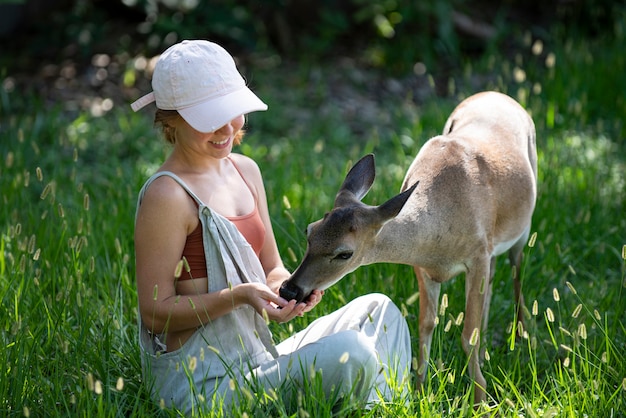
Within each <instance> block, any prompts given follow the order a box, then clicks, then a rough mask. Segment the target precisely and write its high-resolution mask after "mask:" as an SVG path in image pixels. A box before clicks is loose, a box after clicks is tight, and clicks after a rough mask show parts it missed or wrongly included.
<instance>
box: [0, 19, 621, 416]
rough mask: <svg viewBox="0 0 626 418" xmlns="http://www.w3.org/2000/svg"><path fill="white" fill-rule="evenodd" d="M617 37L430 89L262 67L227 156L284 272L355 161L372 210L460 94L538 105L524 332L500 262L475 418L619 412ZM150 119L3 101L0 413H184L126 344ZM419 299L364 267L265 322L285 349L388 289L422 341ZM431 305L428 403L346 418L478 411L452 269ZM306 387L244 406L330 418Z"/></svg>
mask: <svg viewBox="0 0 626 418" xmlns="http://www.w3.org/2000/svg"><path fill="white" fill-rule="evenodd" d="M618 29H619V28H616V30H615V33H616V36H615V37H614V38H611V39H610V40H603V41H572V42H570V43H565V44H563V45H538V44H537V43H535V42H533V40H532V39H530V38H529V39H528V42H527V50H526V51H523V52H521V53H519V54H517V55H516V56H513V57H501V56H490V57H485V58H483V59H481V60H478V61H472V62H467V63H466V64H465V65H464V68H463V70H462V71H459V72H458V73H457V74H454V76H453V77H452V78H450V79H449V80H448V81H447V82H446V83H445V89H444V90H446V94H441V89H437V91H439V94H435V93H434V91H435V89H434V84H435V83H436V82H435V81H434V80H433V78H430V77H429V76H428V75H424V76H415V75H406V76H405V77H397V78H393V79H392V78H389V77H383V76H382V75H380V74H377V73H370V72H364V71H362V70H360V69H359V68H358V66H356V65H354V64H353V63H351V62H349V61H341V62H339V63H337V65H333V66H320V67H319V68H311V67H306V68H304V67H301V66H297V65H296V64H285V65H284V66H279V67H276V68H261V69H259V70H257V71H255V72H254V77H253V78H252V79H251V84H252V87H253V88H254V89H255V91H257V93H258V94H259V95H260V96H261V97H262V98H263V99H264V100H266V101H267V102H268V104H269V105H270V111H269V112H266V113H259V114H253V115H250V116H249V118H248V136H247V137H246V139H245V142H244V143H243V144H242V146H241V147H240V148H239V150H238V151H239V152H242V153H244V154H247V155H249V156H251V157H253V158H255V159H256V160H257V161H258V163H259V165H260V167H261V170H262V171H263V173H264V176H265V180H266V188H267V192H268V198H269V203H270V212H271V213H272V214H273V222H274V228H275V233H276V235H277V240H278V244H279V248H280V249H281V252H282V254H283V258H284V261H285V264H286V265H287V266H288V268H290V269H294V268H295V267H296V266H297V264H298V261H299V260H300V259H301V257H302V256H303V253H304V250H305V235H304V230H305V227H306V225H307V224H308V223H309V222H311V221H314V220H316V219H318V218H320V217H321V216H323V214H324V213H325V212H326V211H327V210H329V209H330V208H331V206H332V201H333V199H334V195H335V192H336V191H337V189H338V187H339V185H340V184H341V181H342V180H343V177H344V175H345V173H346V172H347V169H348V168H349V167H350V165H351V164H352V163H353V162H355V161H356V160H357V159H358V158H360V157H361V156H362V155H364V154H366V153H369V152H373V153H375V154H376V161H377V169H378V175H377V180H376V182H375V184H374V186H373V188H372V190H371V191H370V193H369V194H368V195H367V197H366V198H365V199H364V201H365V202H366V203H369V204H377V203H381V202H383V201H384V200H386V199H387V198H389V197H390V196H391V195H393V194H394V193H396V192H397V191H398V190H399V188H400V183H401V181H402V178H403V175H404V170H405V169H406V168H408V165H409V163H410V161H411V160H412V158H413V156H414V155H415V154H416V152H417V151H418V149H419V148H420V146H421V145H422V144H423V143H424V141H426V140H427V139H428V138H429V137H431V136H434V135H436V134H437V133H439V132H440V131H441V130H442V128H443V124H444V122H445V119H446V118H447V116H448V114H449V113H450V111H451V110H452V109H453V108H454V106H455V105H456V104H457V103H458V102H459V101H460V100H461V99H462V98H463V97H466V96H469V95H470V94H472V93H474V92H476V91H478V90H483V89H494V90H499V91H502V92H505V93H508V94H510V95H511V96H513V97H515V98H516V99H518V100H519V101H520V102H521V103H522V104H523V105H524V106H525V107H526V108H527V109H528V111H529V112H530V113H531V115H532V116H533V118H534V120H535V123H536V126H537V148H538V157H539V164H538V165H539V185H538V188H539V196H538V203H537V208H536V210H535V214H534V218H533V228H532V232H533V237H532V239H531V242H530V243H529V245H528V247H527V249H526V250H525V253H526V257H525V264H524V267H523V271H522V272H521V274H522V281H523V289H524V292H525V297H526V304H527V306H526V308H527V326H526V328H527V329H525V330H523V332H522V334H523V337H522V338H519V339H516V338H514V335H515V330H514V327H513V326H512V325H513V324H512V320H513V318H514V307H513V303H512V302H513V289H512V285H511V279H510V277H511V276H510V274H511V273H510V269H509V266H508V263H507V262H506V261H505V260H504V258H503V259H502V260H499V262H498V269H497V273H496V278H495V283H494V295H493V299H492V308H491V315H490V328H489V333H488V334H487V335H486V336H485V345H486V347H487V353H488V355H487V359H486V361H485V365H484V367H483V370H484V373H485V377H486V378H487V380H488V385H489V387H488V392H489V401H488V403H487V404H486V405H483V406H482V407H481V408H482V409H481V410H480V411H479V412H486V413H487V415H492V416H495V415H498V416H507V417H509V416H510V417H517V416H524V417H526V416H529V417H542V416H548V417H553V416H559V417H562V416H568V417H581V416H589V417H610V416H615V417H617V416H626V412H625V411H626V358H625V357H626V319H625V312H626V247H625V245H626V216H625V215H624V213H625V212H624V211H625V208H626V205H625V203H626V194H625V190H626V152H625V147H626V136H625V132H626V127H625V125H624V116H625V115H626V103H625V100H624V92H626V77H624V72H625V70H626V65H625V62H624V60H625V58H624V54H623V52H622V51H623V48H624V44H625V43H624V32H623V29H624V28H621V30H618ZM540 47H541V48H540ZM438 82H440V81H437V83H438ZM26 109H27V110H26ZM147 113H150V112H145V114H132V113H131V112H130V110H129V109H128V108H127V107H126V106H117V107H114V108H113V109H112V110H111V111H109V112H107V113H106V114H104V115H103V116H94V115H92V114H90V113H89V112H67V111H66V110H65V109H63V108H62V107H60V106H52V107H50V106H44V105H42V104H41V102H40V101H39V100H37V99H36V98H31V97H22V96H20V95H19V94H18V92H15V91H14V92H7V91H5V90H2V91H0V124H1V125H0V136H1V139H2V140H1V141H0V193H1V200H0V298H1V300H2V303H1V305H0V306H1V307H0V344H1V345H2V348H1V349H0V363H2V364H5V365H6V366H5V368H4V369H3V371H2V375H1V376H0V399H1V400H0V415H3V416H55V415H63V416H68V415H79V416H176V415H177V414H176V412H174V411H166V410H161V409H160V408H159V406H158V405H154V404H153V403H152V402H151V401H149V399H148V395H147V392H146V390H145V388H144V386H143V385H142V382H141V377H140V360H139V351H138V347H137V345H136V332H137V324H136V315H137V309H136V306H137V303H136V295H135V290H134V276H133V274H134V257H133V241H132V236H133V217H134V210H135V203H136V194H137V192H138V191H139V188H140V187H141V185H142V183H143V182H144V181H145V179H146V178H147V177H148V176H149V174H150V173H152V172H153V171H154V170H155V169H156V168H157V167H158V165H159V163H160V162H161V161H162V159H163V158H164V155H166V153H167V146H166V145H165V144H164V142H163V141H162V140H161V139H160V138H159V137H158V136H157V135H156V133H155V131H154V130H153V129H152V126H151V121H150V117H149V115H147ZM417 291H418V290H417V283H416V281H415V278H414V276H413V272H412V269H411V268H410V267H409V266H402V265H388V264H378V265H372V266H367V267H362V268H360V269H359V270H357V271H356V272H354V273H352V274H350V275H348V276H347V277H345V278H344V279H343V280H342V281H341V282H339V283H338V284H337V285H336V286H334V287H333V288H331V289H329V290H328V291H327V293H326V296H325V297H324V300H323V303H322V304H320V305H319V306H318V307H317V308H316V309H315V310H314V311H313V312H312V313H311V314H309V315H307V316H306V317H304V318H299V319H298V320H295V321H292V322H291V323H289V324H287V325H277V324H272V330H273V332H274V335H275V337H276V340H279V339H282V338H284V337H286V336H288V335H289V334H290V333H291V332H293V331H294V330H298V329H300V328H301V327H303V326H305V325H306V324H308V323H309V322H310V321H312V320H313V319H315V318H316V317H317V316H319V315H322V314H325V313H328V312H331V311H333V310H335V309H337V308H338V307H339V306H341V305H342V304H343V303H345V301H348V300H350V299H352V298H354V297H356V296H359V295H362V294H364V293H368V292H383V293H386V294H388V295H389V296H390V297H391V298H392V299H393V300H394V301H395V302H396V303H397V304H398V305H399V306H400V307H401V308H402V309H403V311H404V312H405V313H406V317H407V320H408V322H409V326H410V328H411V332H412V336H413V348H414V349H415V348H416V347H417V346H418V341H419V335H418V329H417V316H418V304H417V302H416V299H417V297H418V295H417V294H416V293H417ZM442 294H445V295H444V298H446V300H447V302H448V303H447V307H446V308H445V309H442V310H441V312H440V316H439V325H438V326H437V328H436V329H435V335H434V342H433V349H432V356H431V357H432V367H431V371H430V378H429V380H428V383H427V385H426V388H425V391H424V393H419V394H418V393H414V394H412V395H411V396H410V398H409V399H408V403H407V404H406V405H405V403H404V400H403V399H397V400H396V402H393V403H390V404H382V405H380V406H378V407H376V408H374V409H373V410H370V411H356V412H355V411H352V414H353V416H354V415H358V414H359V413H361V414H362V415H365V416H374V417H378V416H381V417H382V416H385V417H386V416H445V417H447V416H450V417H457V416H472V415H474V414H476V411H474V409H473V408H472V401H471V400H472V397H471V393H470V391H469V389H470V387H471V386H470V384H469V380H468V378H467V377H466V373H465V367H466V358H465V354H464V352H463V350H462V348H461V344H460V333H461V329H462V327H461V324H462V316H461V313H462V312H463V310H464V280H463V278H462V277H458V278H457V279H455V280H453V281H451V282H448V283H446V284H445V285H444V287H443V289H442ZM315 395H316V388H315V385H311V388H310V393H309V392H307V393H304V394H303V396H302V400H301V402H300V404H299V406H298V407H297V408H296V410H287V409H285V406H284V405H282V403H281V400H280V398H279V397H278V396H276V395H275V394H272V393H269V394H265V395H264V396H261V395H258V396H257V397H251V398H250V401H249V403H248V405H246V406H244V407H243V408H242V410H240V411H237V414H236V415H240V416H326V415H330V414H331V412H330V411H331V410H332V405H326V404H324V402H323V400H322V401H320V400H319V397H317V396H315ZM320 411H321V412H320ZM342 411H343V410H342ZM211 415H212V416H229V415H231V413H230V412H229V411H226V412H224V411H214V413H213V414H211ZM339 415H343V413H342V412H340V413H339Z"/></svg>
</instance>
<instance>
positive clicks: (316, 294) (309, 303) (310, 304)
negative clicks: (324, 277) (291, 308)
mask: <svg viewBox="0 0 626 418" xmlns="http://www.w3.org/2000/svg"><path fill="white" fill-rule="evenodd" d="M322 296H324V291H323V290H317V289H315V290H314V291H313V292H312V293H311V294H310V295H309V297H308V298H307V300H305V301H304V302H303V303H304V304H305V305H306V306H305V307H304V312H309V311H310V310H311V309H313V308H315V306H316V305H317V304H318V303H320V302H321V301H322Z"/></svg>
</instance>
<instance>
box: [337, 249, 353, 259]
mask: <svg viewBox="0 0 626 418" xmlns="http://www.w3.org/2000/svg"><path fill="white" fill-rule="evenodd" d="M351 257H352V251H344V252H341V253H339V254H337V255H336V256H335V258H334V259H335V260H349V259H350V258H351Z"/></svg>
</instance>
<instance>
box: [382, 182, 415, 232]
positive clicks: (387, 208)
mask: <svg viewBox="0 0 626 418" xmlns="http://www.w3.org/2000/svg"><path fill="white" fill-rule="evenodd" d="M418 184H419V181H417V182H415V184H413V186H411V187H409V188H408V189H407V190H405V191H403V192H402V193H400V194H398V195H396V196H394V197H392V198H391V199H389V200H388V201H386V202H385V203H383V204H382V205H380V206H378V207H377V208H376V211H377V212H378V216H380V218H381V219H382V221H383V222H386V221H388V220H390V219H391V218H395V217H396V215H397V214H398V213H400V211H401V210H402V208H403V207H404V204H405V203H406V201H407V200H409V197H410V196H411V194H412V193H413V191H414V190H415V188H416V187H417V185H418Z"/></svg>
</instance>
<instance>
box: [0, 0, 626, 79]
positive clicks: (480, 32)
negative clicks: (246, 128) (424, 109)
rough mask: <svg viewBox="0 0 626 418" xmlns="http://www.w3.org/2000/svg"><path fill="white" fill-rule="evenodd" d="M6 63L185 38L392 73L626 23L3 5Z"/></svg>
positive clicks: (261, 4) (456, 1)
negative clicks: (348, 60) (346, 60)
mask: <svg viewBox="0 0 626 418" xmlns="http://www.w3.org/2000/svg"><path fill="white" fill-rule="evenodd" d="M0 8H1V9H0V10H2V13H1V14H0V19H2V20H0V36H1V40H2V44H3V47H2V61H1V62H0V64H1V65H2V67H5V68H6V67H9V68H22V69H23V68H27V67H33V66H37V65H38V64H39V63H41V62H43V61H51V62H54V61H56V62H58V61H60V60H62V59H67V58H72V59H75V60H77V61H78V62H80V61H81V60H82V61H87V62H88V61H89V60H90V59H91V58H92V56H93V55H94V54H96V53H107V54H120V53H122V52H124V53H128V54H131V55H136V54H144V55H147V56H149V55H154V54H157V53H159V52H161V51H162V50H163V49H164V48H166V47H167V46H169V45H171V44H173V43H175V42H177V41H179V40H181V39H189V38H205V39H213V40H215V41H218V42H221V43H223V44H226V46H227V47H228V48H229V49H232V50H234V52H237V53H246V52H248V53H259V52H262V53H265V54H272V53H273V54H277V55H279V56H281V57H284V58H288V59H291V60H298V61H301V60H311V61H315V60H323V59H327V58H328V57H332V56H336V55H339V54H341V55H348V56H352V57H358V58H359V59H360V60H362V62H364V63H366V64H368V65H371V66H375V67H383V68H385V69H387V70H391V71H406V70H408V69H409V70H410V69H411V68H412V67H413V66H414V65H415V63H418V62H419V63H423V64H424V65H426V66H427V67H428V68H433V69H434V68H446V67H450V66H455V65H457V64H458V63H459V62H460V61H461V60H462V59H463V56H466V55H467V54H470V55H476V54H481V53H482V52H484V51H485V50H488V49H490V48H491V49H493V48H508V47H512V46H514V45H515V43H516V42H519V41H518V39H519V37H518V36H517V34H519V31H520V29H522V28H523V29H524V30H527V31H530V32H531V33H533V35H534V36H537V37H547V36H552V35H554V34H560V36H581V37H596V36H602V35H603V34H606V33H610V32H611V30H612V28H613V27H614V25H615V24H616V23H617V22H619V21H621V20H623V19H624V17H625V14H624V8H625V6H624V4H623V2H621V1H620V2H615V1H613V0H556V1H542V0H526V1H516V0H504V1H502V0H497V1H496V0H477V1H468V0H421V1H415V0H263V1H260V0H0Z"/></svg>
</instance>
